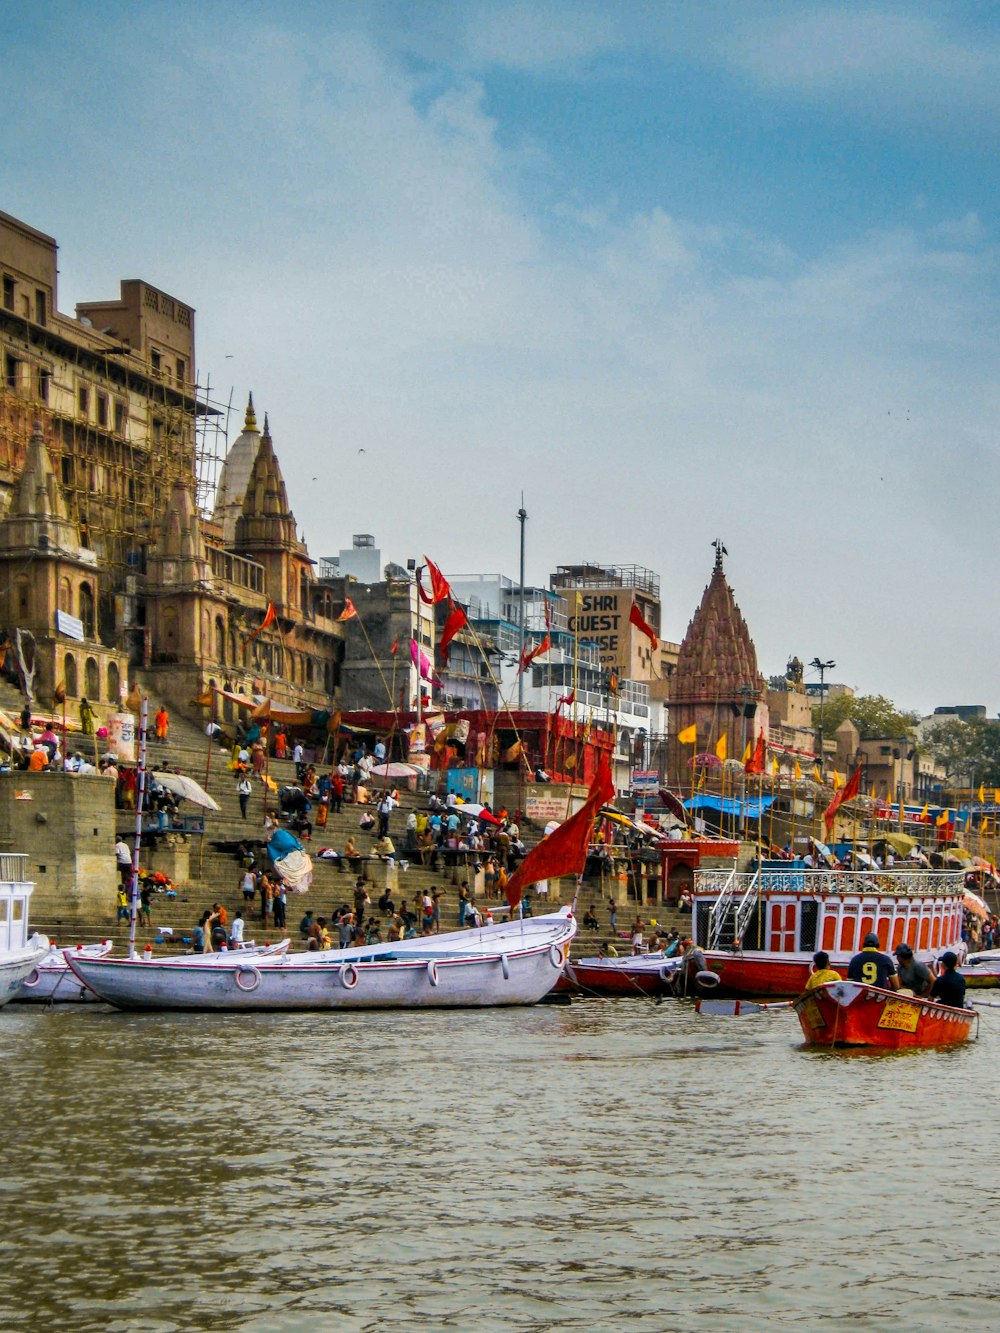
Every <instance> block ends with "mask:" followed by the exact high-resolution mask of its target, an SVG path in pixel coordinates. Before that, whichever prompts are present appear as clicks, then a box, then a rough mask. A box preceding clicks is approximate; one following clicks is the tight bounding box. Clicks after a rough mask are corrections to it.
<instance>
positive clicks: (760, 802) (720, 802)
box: [684, 796, 775, 819]
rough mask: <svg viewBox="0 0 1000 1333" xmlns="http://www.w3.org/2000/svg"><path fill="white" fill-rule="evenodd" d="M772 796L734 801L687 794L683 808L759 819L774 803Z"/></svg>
mask: <svg viewBox="0 0 1000 1333" xmlns="http://www.w3.org/2000/svg"><path fill="white" fill-rule="evenodd" d="M774 799H775V798H774V797H773V796H763V797H761V798H760V799H757V798H756V797H755V798H753V799H751V800H749V801H734V800H732V799H731V798H730V797H728V796H727V797H724V798H723V797H721V796H689V797H688V799H687V800H686V801H685V802H684V809H685V810H715V811H716V812H717V813H718V814H720V815H738V816H739V817H740V818H743V817H745V818H747V819H759V818H760V817H761V815H762V814H763V813H764V811H765V810H770V808H771V806H772V805H773V804H774Z"/></svg>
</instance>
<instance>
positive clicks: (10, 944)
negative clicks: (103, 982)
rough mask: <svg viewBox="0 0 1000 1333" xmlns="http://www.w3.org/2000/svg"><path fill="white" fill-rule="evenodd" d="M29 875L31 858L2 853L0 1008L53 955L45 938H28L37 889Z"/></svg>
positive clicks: (39, 936) (0, 888)
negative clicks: (30, 907) (30, 903)
mask: <svg viewBox="0 0 1000 1333" xmlns="http://www.w3.org/2000/svg"><path fill="white" fill-rule="evenodd" d="M27 872H28V858H27V856H25V855H23V854H22V853H19V852H0V1005H4V1004H7V1003H9V1002H10V1001H11V1000H12V999H13V998H14V996H15V995H16V994H17V992H18V991H19V990H20V989H21V983H22V981H23V980H24V978H25V977H26V976H28V974H29V973H30V972H31V971H32V969H33V968H35V967H36V966H37V965H38V963H39V962H40V961H41V959H43V958H44V957H45V955H46V954H47V953H48V951H49V941H48V938H47V937H46V936H45V935H32V936H30V938H29V936H28V900H29V899H30V897H31V895H32V893H33V892H34V888H35V886H34V884H32V883H31V882H30V881H29V880H27V879H26V878H25V876H26V874H27Z"/></svg>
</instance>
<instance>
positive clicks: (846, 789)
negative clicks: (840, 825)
mask: <svg viewBox="0 0 1000 1333" xmlns="http://www.w3.org/2000/svg"><path fill="white" fill-rule="evenodd" d="M860 786H861V765H860V764H859V765H858V767H857V768H856V769H855V770H854V772H853V773H852V774H851V776H850V777H849V778H848V779H847V781H846V783H845V784H844V785H843V787H841V788H840V790H839V791H836V792H834V794H833V800H832V801H831V802H830V804H829V805H828V806H827V807H826V809H825V810H824V811H823V819H824V821H825V823H826V832H827V837H829V835H830V833H831V832H832V830H833V817H834V815H835V814H836V813H837V811H838V810H839V809H840V807H841V806H842V805H843V804H844V802H845V801H853V800H854V798H855V796H857V794H858V788H859V787H860Z"/></svg>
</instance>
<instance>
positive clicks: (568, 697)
mask: <svg viewBox="0 0 1000 1333" xmlns="http://www.w3.org/2000/svg"><path fill="white" fill-rule="evenodd" d="M575 698H576V690H570V692H569V694H563V695H561V696H560V697H559V698H558V699H557V700H556V712H557V713H558V712H559V709H560V708H562V706H563V704H565V705H566V707H567V708H572V707H573V700H574V699H575Z"/></svg>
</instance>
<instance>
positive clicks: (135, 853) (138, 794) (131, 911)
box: [128, 695, 149, 958]
mask: <svg viewBox="0 0 1000 1333" xmlns="http://www.w3.org/2000/svg"><path fill="white" fill-rule="evenodd" d="M148 718H149V697H148V696H146V695H144V696H143V700H142V704H141V706H140V708H139V764H138V771H137V779H138V780H137V782H136V784H135V847H134V848H133V849H132V882H131V885H130V887H129V895H128V956H129V958H134V957H135V925H136V915H137V912H138V906H139V849H140V847H141V846H142V807H143V805H144V803H145V796H146V727H147V722H148Z"/></svg>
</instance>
